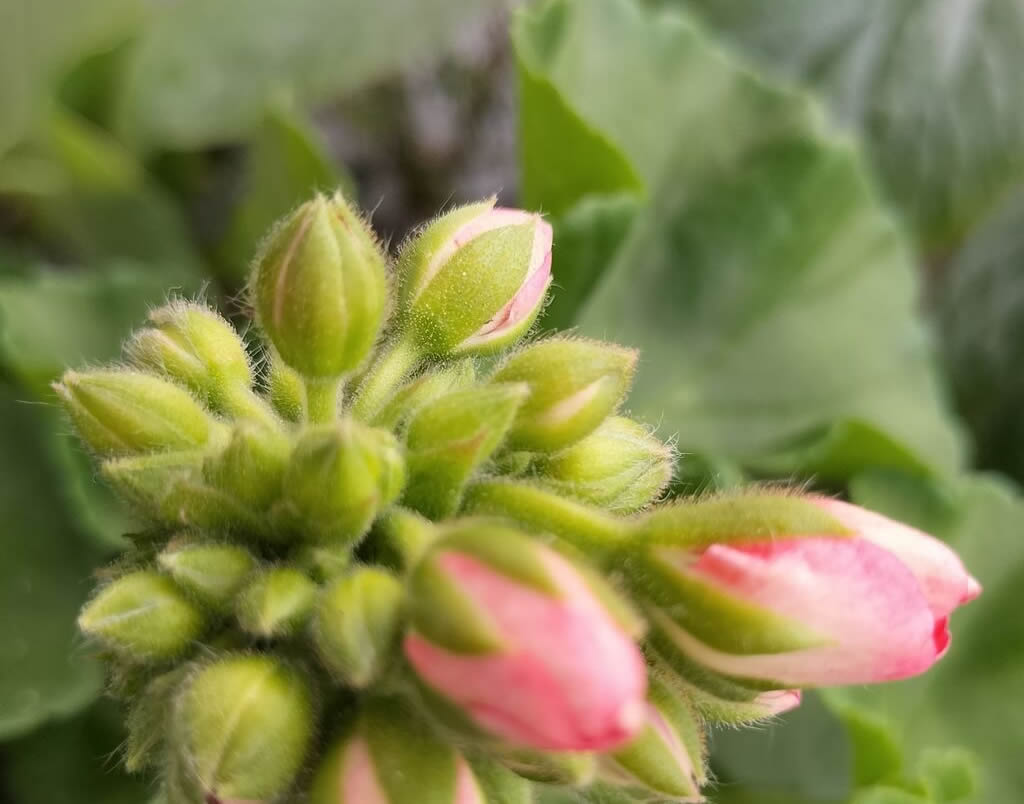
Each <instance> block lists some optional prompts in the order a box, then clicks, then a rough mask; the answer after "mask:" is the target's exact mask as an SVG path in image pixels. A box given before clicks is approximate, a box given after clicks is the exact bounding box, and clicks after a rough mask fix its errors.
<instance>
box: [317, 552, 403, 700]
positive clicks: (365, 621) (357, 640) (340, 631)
mask: <svg viewBox="0 0 1024 804" xmlns="http://www.w3.org/2000/svg"><path fill="white" fill-rule="evenodd" d="M403 598H404V590H403V588H402V584H401V582H399V580H398V579H397V578H396V577H395V576H394V575H392V574H391V573H390V572H388V571H387V570H384V569H381V568H378V567H359V568H358V569H355V570H353V571H352V572H350V573H348V574H346V575H342V576H340V577H338V578H335V579H334V581H333V582H332V583H331V584H330V585H329V586H328V587H327V589H326V590H324V593H323V595H322V596H321V598H320V601H319V603H318V604H317V608H316V615H315V619H314V621H313V640H314V644H315V645H316V649H317V652H318V654H319V655H320V658H321V660H322V661H323V663H324V664H325V665H326V666H327V668H328V669H329V670H330V671H331V672H332V673H333V674H334V675H335V676H336V677H337V678H338V679H339V680H341V681H342V682H343V683H345V684H346V685H348V686H350V687H355V688H357V689H361V688H363V687H366V686H368V685H369V684H370V683H371V682H373V681H376V680H377V678H378V677H379V676H380V673H381V671H382V670H383V669H384V668H385V667H386V665H387V664H388V662H390V661H391V660H392V659H393V658H394V656H395V654H396V653H397V652H398V637H399V632H400V629H401V625H402V608H403Z"/></svg>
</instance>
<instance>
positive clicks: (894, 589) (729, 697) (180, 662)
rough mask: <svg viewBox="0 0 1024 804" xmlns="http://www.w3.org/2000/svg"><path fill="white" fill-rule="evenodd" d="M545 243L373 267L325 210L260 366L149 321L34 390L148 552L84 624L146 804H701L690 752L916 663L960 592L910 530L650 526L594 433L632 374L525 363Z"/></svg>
mask: <svg viewBox="0 0 1024 804" xmlns="http://www.w3.org/2000/svg"><path fill="white" fill-rule="evenodd" d="M551 246H552V233H551V227H550V226H549V225H548V224H547V223H545V222H544V221H543V219H541V218H540V217H539V216H538V215H535V214H532V213H528V212H523V211H519V210H508V209H498V208H495V207H494V202H493V200H488V201H483V202H481V203H478V204H472V205H469V206H466V207H462V208H459V209H456V210H453V211H451V212H449V213H447V214H446V215H443V216H441V217H440V218H438V219H436V220H434V221H433V222H431V223H429V224H427V225H426V226H425V227H423V228H422V229H421V230H420V231H419V232H418V233H417V234H416V235H415V236H413V237H412V238H411V239H410V240H409V242H407V243H406V244H405V246H404V247H403V249H402V251H401V253H400V255H399V257H398V259H397V261H396V262H395V263H394V264H392V263H391V262H390V261H389V259H388V257H387V256H386V254H385V253H384V252H383V251H382V249H381V248H380V246H379V244H378V242H377V239H376V237H375V236H374V234H373V232H372V230H371V229H370V227H369V226H368V224H367V223H366V221H365V220H364V219H363V218H362V217H361V216H360V215H359V214H358V212H356V211H355V210H354V209H353V208H352V206H351V205H349V204H348V203H347V202H346V201H345V200H344V199H343V198H342V197H340V196H338V195H336V196H334V197H324V196H318V197H317V198H315V199H313V200H311V201H309V202H307V203H306V204H303V205H302V206H301V207H299V208H298V209H297V210H296V211H295V212H294V213H292V214H291V215H290V216H288V217H287V218H286V219H285V220H284V221H282V222H281V223H280V224H279V225H278V226H277V227H276V228H275V229H274V230H273V231H272V232H271V233H270V235H269V236H268V238H267V240H266V242H265V244H264V246H263V249H262V251H261V253H260V255H259V256H258V257H257V259H256V261H255V265H254V269H253V276H252V281H251V284H250V292H251V303H252V308H253V310H254V311H255V319H256V330H255V331H257V332H259V333H261V334H262V336H263V337H264V338H265V340H264V341H262V342H260V343H245V342H244V341H243V339H242V338H241V337H240V336H239V335H238V334H237V333H236V331H235V330H234V328H233V327H232V326H231V325H230V324H229V323H228V322H227V321H226V320H225V319H223V318H221V317H220V316H219V315H218V314H217V313H215V312H214V311H213V310H211V309H209V308H208V307H207V306H205V305H203V304H200V303H195V302H184V301H177V302H173V303H171V304H169V305H167V306H166V307H164V308H162V309H159V310H156V311H154V312H153V313H152V314H151V316H150V325H149V326H147V327H146V328H145V329H142V330H141V331H140V332H138V333H137V334H136V335H135V336H133V337H132V339H131V340H130V341H129V342H128V344H127V346H126V351H125V361H124V363H123V364H122V365H119V366H116V367H112V368H107V369H100V370H90V371H69V372H68V373H67V374H66V375H65V376H64V378H63V379H62V380H61V382H60V383H58V384H57V385H56V390H57V392H58V394H59V396H60V398H61V400H62V402H63V403H64V406H65V408H66V410H67V412H68V414H69V416H70V419H71V421H72V422H73V424H74V426H75V428H76V430H77V432H78V434H79V436H80V437H81V439H82V441H83V442H84V443H85V445H86V446H87V447H88V448H89V449H90V450H91V451H92V453H93V454H94V455H95V457H96V460H97V461H98V463H99V466H100V470H101V474H102V476H103V477H104V478H106V480H107V481H108V482H109V483H110V484H111V485H112V486H113V487H114V489H115V490H116V491H118V492H119V493H120V494H121V495H122V496H123V497H124V498H125V500H126V501H128V502H129V503H130V504H131V505H132V506H133V508H134V510H135V511H136V513H137V515H138V517H139V518H140V519H141V520H142V521H144V523H145V525H144V527H143V528H140V529H139V532H138V533H137V534H133V535H132V536H131V539H132V541H133V548H132V549H131V550H130V551H129V553H128V554H127V555H126V556H125V557H124V558H123V559H122V560H120V561H119V562H118V564H117V565H116V566H115V567H114V568H112V569H111V571H110V572H109V573H107V574H106V576H105V578H106V580H105V581H104V583H103V584H102V585H101V587H100V588H99V589H98V591H97V592H96V594H95V595H94V597H93V598H92V599H91V601H90V602H89V603H88V604H87V605H86V607H85V609H84V610H83V612H82V614H81V617H80V619H79V624H80V626H81V629H82V631H83V632H84V633H85V634H86V635H87V636H88V637H90V638H91V639H92V640H93V641H94V642H95V643H96V644H98V645H99V646H100V648H101V649H102V651H103V656H104V657H105V659H106V662H107V665H108V668H109V671H110V676H111V689H112V690H113V691H114V692H115V693H116V694H118V695H120V696H121V697H122V698H123V699H124V701H125V702H126V704H127V706H128V710H129V713H128V716H127V724H128V727H129V739H128V742H127V744H126V748H125V761H126V764H127V765H128V766H129V767H130V768H132V769H138V768H142V767H155V768H157V769H158V771H159V775H160V778H161V779H162V783H163V786H164V790H165V794H166V798H167V800H168V802H169V804H192V803H193V802H194V803H195V804H204V803H205V804H229V802H235V804H240V803H241V802H245V803H246V804H256V803H257V802H272V801H273V802H279V801H293V800H295V801H298V800H302V801H309V802H311V804H342V803H343V802H346V803H348V802H351V803H353V804H420V802H427V803H428V804H431V803H433V802H437V804H442V803H448V802H451V803H452V804H486V803H487V802H503V803H504V802H508V803H509V804H512V803H515V804H519V803H520V802H521V803H522V804H526V803H527V802H530V801H534V800H535V794H536V792H537V790H538V789H539V788H538V785H568V786H572V787H575V788H577V793H578V795H579V797H580V800H592V801H595V802H597V801H653V800H657V801H678V802H698V801H702V800H703V798H702V793H701V789H702V787H703V786H704V785H705V783H706V781H707V778H708V773H707V770H706V767H705V743H706V740H705V731H706V729H707V727H708V725H709V724H713V723H732V724H740V723H746V722H751V721H758V720H763V719H765V718H769V717H772V716H774V715H777V714H779V713H781V712H784V711H786V710H787V709H791V708H792V707H794V706H796V705H797V704H798V703H799V701H800V692H799V688H801V687H805V686H815V685H822V684H837V683H863V682H870V681H879V680H888V679H894V678H903V677H906V676H909V675H913V674H916V673H919V672H922V671H923V670H925V669H926V668H927V667H928V666H930V665H931V664H932V663H933V662H934V661H936V660H937V659H938V658H939V657H940V656H941V655H942V653H943V651H944V650H945V648H946V645H947V643H948V631H947V623H948V617H949V615H950V613H951V611H952V610H953V609H954V608H955V607H956V606H958V605H959V604H961V603H963V602H966V601H967V600H969V599H971V598H972V597H974V596H975V595H976V594H977V593H978V592H979V589H978V587H977V584H976V583H975V582H974V581H973V579H972V578H971V577H970V576H969V575H968V574H967V572H966V570H964V568H963V566H962V565H961V564H960V562H959V560H958V559H957V557H956V556H955V555H954V554H953V553H952V552H951V551H950V550H949V549H948V548H946V547H945V546H943V545H942V544H941V543H939V542H937V541H935V540H934V539H932V538H931V537H929V536H927V535H925V534H923V533H920V532H918V531H914V530H912V529H910V528H908V527H906V526H903V525H900V524H898V523H895V522H892V521H890V520H887V519H884V518H883V517H880V516H879V515H877V514H872V513H870V512H867V511H864V510H862V509H859V508H856V507H854V506H850V505H847V504H845V503H841V502H838V501H835V500H831V499H825V498H819V497H813V496H798V495H792V494H786V493H782V492H772V491H764V490H761V491H756V492H747V493H743V494H739V495H735V496H732V497H728V498H714V499H705V500H698V501H675V502H669V503H661V502H659V500H660V498H661V497H662V495H663V493H664V490H665V488H666V487H667V485H668V483H669V481H670V479H671V476H672V470H673V463H674V454H673V451H672V449H671V448H670V447H669V446H667V445H666V444H664V443H662V442H661V441H659V440H658V439H657V438H656V437H655V436H654V435H653V433H652V432H651V431H650V430H649V429H648V428H646V427H645V426H643V425H642V424H640V423H638V422H635V421H632V420H630V419H628V418H626V417H624V416H622V415H620V414H619V410H620V408H621V407H622V405H623V403H624V401H625V398H626V395H627V393H628V390H629V387H630V383H631V379H632V374H633V371H634V367H635V365H636V354H635V353H634V352H633V351H631V350H629V349H626V348H623V347H620V346H617V345H614V344H606V343H599V342H596V341H590V340H586V339H583V338H577V337H564V336H552V337H546V338H543V339H536V340H533V341H527V342H524V341H523V338H524V336H525V335H526V333H527V331H528V330H529V329H530V327H531V325H532V323H533V321H534V320H535V318H536V317H537V315H538V314H539V312H540V311H541V308H542V306H543V303H544V298H545V294H546V291H547V289H548V286H549V284H550V282H551ZM253 355H257V356H258V359H255V360H254V359H253V358H252V356H253ZM481 356H489V357H488V358H487V359H486V360H484V359H482V357H481ZM611 579H614V583H613V581H612V580H611Z"/></svg>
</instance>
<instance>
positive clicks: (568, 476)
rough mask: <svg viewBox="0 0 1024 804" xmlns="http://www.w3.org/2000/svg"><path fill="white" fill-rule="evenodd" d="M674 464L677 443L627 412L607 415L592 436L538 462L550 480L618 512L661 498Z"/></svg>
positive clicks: (568, 492)
mask: <svg viewBox="0 0 1024 804" xmlns="http://www.w3.org/2000/svg"><path fill="white" fill-rule="evenodd" d="M672 468H673V459H672V450H671V448H670V447H669V446H668V445H666V444H663V443H662V442H661V441H659V440H658V439H656V438H655V437H654V436H652V435H651V433H650V431H649V430H648V429H647V428H646V427H644V426H643V425H642V424H639V423H638V422H634V421H632V420H631V419H626V418H624V417H622V416H613V417H611V418H609V419H606V420H605V421H604V422H602V423H601V425H600V426H599V427H598V428H597V429H596V430H595V431H594V432H593V433H591V434H590V435H588V436H587V437H586V438H584V439H582V440H581V441H577V442H576V443H575V444H573V445H572V446H571V447H569V448H568V449H565V450H562V451H561V452H558V453H555V454H554V455H550V456H546V457H545V458H543V459H542V460H541V461H540V462H539V465H538V469H539V471H540V473H541V475H542V476H543V478H544V481H545V484H546V485H548V486H551V487H553V488H555V489H557V490H558V491H559V492H561V493H562V494H564V495H566V496H569V497H574V498H576V499H578V500H580V501H582V502H588V503H593V504H594V505H599V506H601V507H602V508H605V509H607V510H609V511H615V512H618V513H631V512H633V511H637V510H639V509H640V508H643V507H644V506H646V505H648V504H649V503H651V502H653V501H654V500H656V499H657V498H658V496H659V495H660V494H661V492H662V491H664V489H665V487H666V486H667V485H668V483H669V481H670V480H671V479H672Z"/></svg>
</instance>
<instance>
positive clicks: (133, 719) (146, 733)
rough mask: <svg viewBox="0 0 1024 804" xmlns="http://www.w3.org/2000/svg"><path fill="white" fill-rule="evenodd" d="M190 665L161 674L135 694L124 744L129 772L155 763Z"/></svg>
mask: <svg viewBox="0 0 1024 804" xmlns="http://www.w3.org/2000/svg"><path fill="white" fill-rule="evenodd" d="M187 669H188V665H185V664H183V665H179V666H178V667H176V668H174V669H173V670H171V671H170V672H167V673H161V674H160V675H158V676H156V677H155V678H152V679H151V680H150V681H149V683H148V684H146V685H145V686H144V687H142V688H141V689H140V690H138V691H137V692H136V693H134V694H133V695H132V696H131V707H130V708H129V710H128V717H127V718H126V720H125V726H126V730H127V736H126V739H125V742H124V744H123V746H122V753H123V756H124V766H125V769H126V770H127V771H128V772H129V773H136V772H138V771H140V770H143V769H144V768H148V767H151V766H155V765H157V764H158V762H159V760H160V759H161V758H162V757H161V753H162V751H163V749H164V748H165V747H166V743H167V739H166V737H167V724H168V723H169V722H170V719H171V715H172V712H173V709H174V700H175V696H176V693H177V691H178V688H179V687H180V686H181V684H182V682H184V680H185V677H186V673H187Z"/></svg>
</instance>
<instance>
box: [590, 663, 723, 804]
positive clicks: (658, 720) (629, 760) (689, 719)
mask: <svg viewBox="0 0 1024 804" xmlns="http://www.w3.org/2000/svg"><path fill="white" fill-rule="evenodd" d="M705 742H706V738H705V736H704V730H703V726H702V725H701V721H700V718H699V716H698V715H697V713H696V711H694V708H693V706H692V704H691V703H690V702H689V701H688V700H687V699H686V698H685V697H684V696H683V695H681V694H680V692H679V690H676V689H673V688H672V687H671V686H669V685H668V684H666V683H665V682H664V681H662V680H661V679H658V678H657V677H654V678H651V679H650V689H649V691H648V694H647V720H646V723H645V724H644V727H643V729H642V731H641V732H640V734H639V735H638V736H637V737H636V738H635V739H634V740H633V741H632V742H630V743H628V744H627V745H626V746H624V747H623V748H620V749H618V750H617V751H614V752H612V753H610V754H608V755H607V756H605V757H604V759H603V775H604V776H605V778H607V779H608V780H610V781H612V782H614V783H615V784H616V785H617V786H619V787H623V788H626V789H634V788H636V789H637V790H638V792H646V793H647V794H648V795H650V794H659V795H661V796H665V797H666V798H668V799H670V800H672V801H679V802H697V801H703V800H704V799H703V797H702V796H701V794H700V789H701V787H702V786H703V784H704V783H705V782H706V781H707V772H706V770H705V768H704V755H705Z"/></svg>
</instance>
